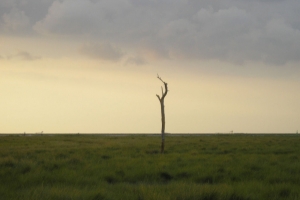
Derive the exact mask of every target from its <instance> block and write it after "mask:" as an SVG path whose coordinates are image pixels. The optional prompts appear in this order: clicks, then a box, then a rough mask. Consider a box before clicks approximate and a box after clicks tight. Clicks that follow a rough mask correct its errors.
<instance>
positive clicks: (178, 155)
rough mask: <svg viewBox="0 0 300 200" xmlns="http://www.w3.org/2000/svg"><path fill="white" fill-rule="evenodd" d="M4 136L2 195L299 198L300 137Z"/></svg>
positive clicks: (1, 142) (178, 199) (0, 161)
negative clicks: (162, 148) (163, 143)
mask: <svg viewBox="0 0 300 200" xmlns="http://www.w3.org/2000/svg"><path fill="white" fill-rule="evenodd" d="M159 150H160V137H159V136H146V135H144V136H143V135H128V136H121V137H116V136H103V135H52V136H51V135H36V136H3V137H0V199H30V200H34V199H38V200H40V199H44V200H46V199H55V200H56V199H64V200H66V199H95V200H96V199H128V200H134V199H141V200H142V199H152V200H159V199H163V200H181V199H187V200H192V199H195V200H201V199H203V200H212V199H220V200H223V199H224V200H226V199H227V200H244V199H249V200H250V199H255V200H256V199H263V200H265V199H293V200H295V199H300V136H298V135H246V134H245V135H221V134H220V135H197V136H175V135H168V136H167V137H166V147H165V154H163V155H161V154H160V153H159Z"/></svg>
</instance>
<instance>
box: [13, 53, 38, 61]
mask: <svg viewBox="0 0 300 200" xmlns="http://www.w3.org/2000/svg"><path fill="white" fill-rule="evenodd" d="M7 58H8V59H16V60H27V61H34V60H39V59H41V58H42V57H41V56H34V55H32V54H30V53H28V52H26V51H19V52H18V53H16V54H13V55H10V56H8V57H7Z"/></svg>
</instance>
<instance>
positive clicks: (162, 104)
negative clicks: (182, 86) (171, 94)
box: [156, 75, 168, 153]
mask: <svg viewBox="0 0 300 200" xmlns="http://www.w3.org/2000/svg"><path fill="white" fill-rule="evenodd" d="M157 78H158V79H159V80H161V81H162V82H163V84H164V86H165V91H164V90H163V88H162V87H161V95H162V96H161V97H160V96H159V95H158V94H157V95H156V96H157V98H158V100H159V103H160V109H161V150H160V153H164V151H165V126H166V119H165V105H164V100H165V97H166V95H167V93H168V84H167V83H166V82H164V81H163V80H162V79H161V78H160V77H159V76H158V75H157Z"/></svg>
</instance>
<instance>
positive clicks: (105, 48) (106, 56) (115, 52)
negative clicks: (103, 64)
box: [79, 43, 124, 61]
mask: <svg viewBox="0 0 300 200" xmlns="http://www.w3.org/2000/svg"><path fill="white" fill-rule="evenodd" d="M79 52H80V53H81V54H83V55H85V56H88V57H90V58H93V59H100V60H109V61H119V60H120V59H121V58H122V57H123V55H124V54H123V53H122V51H121V50H120V49H118V48H116V47H114V46H112V45H111V44H109V43H102V44H85V45H83V46H82V47H81V48H80V49H79Z"/></svg>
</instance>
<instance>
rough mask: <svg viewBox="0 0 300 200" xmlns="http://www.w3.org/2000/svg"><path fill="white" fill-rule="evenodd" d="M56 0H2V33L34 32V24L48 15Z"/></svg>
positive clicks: (0, 12) (0, 28)
mask: <svg viewBox="0 0 300 200" xmlns="http://www.w3.org/2000/svg"><path fill="white" fill-rule="evenodd" d="M54 1H55V0H41V1H36V0H1V1H0V34H9V35H11V34H14V35H23V34H27V35H28V34H32V33H33V30H32V26H33V25H34V24H35V23H36V22H37V21H40V20H41V19H42V18H44V17H45V16H46V15H47V11H48V8H49V6H50V5H52V3H53V2H54Z"/></svg>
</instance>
